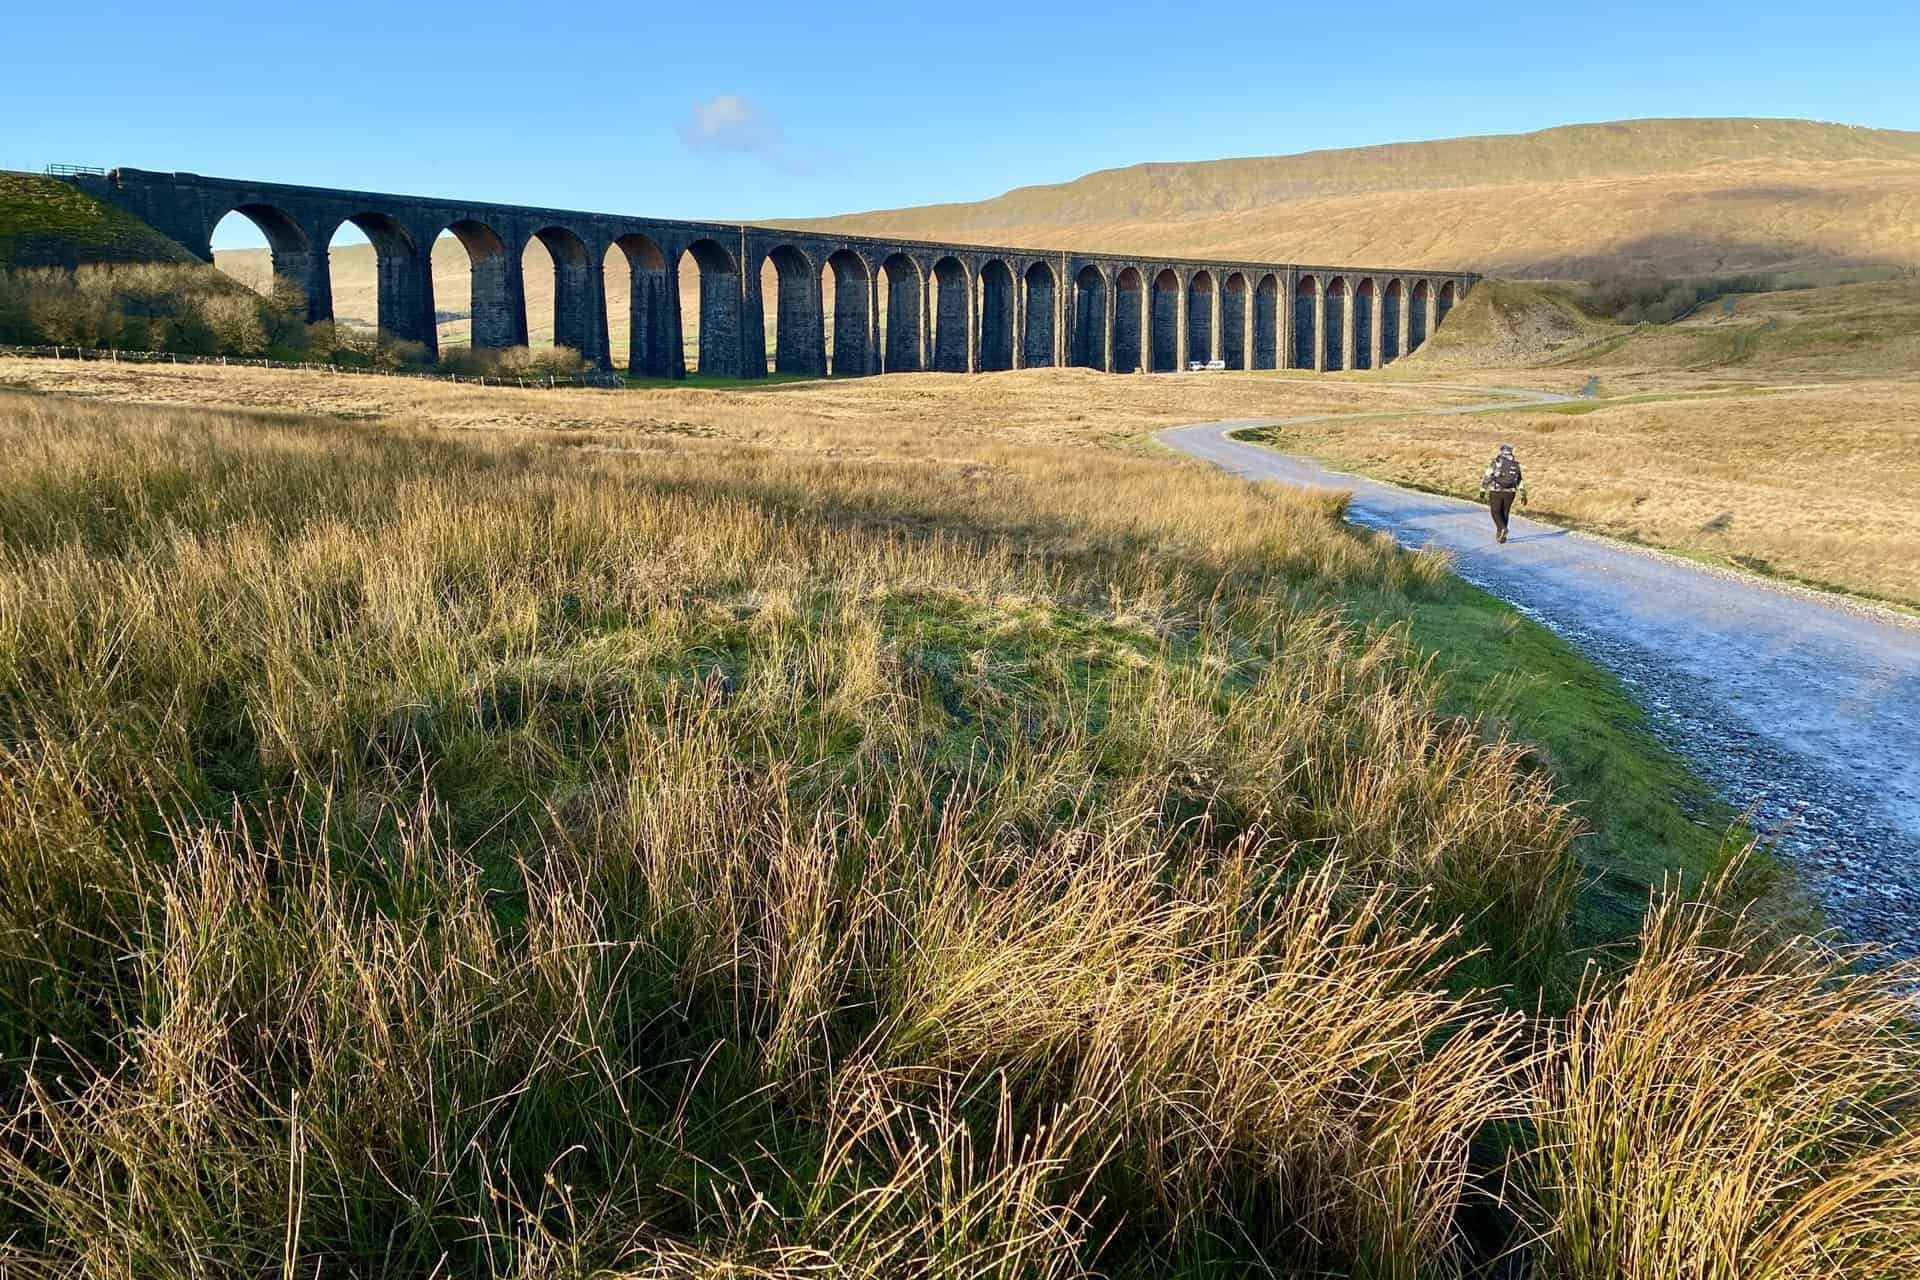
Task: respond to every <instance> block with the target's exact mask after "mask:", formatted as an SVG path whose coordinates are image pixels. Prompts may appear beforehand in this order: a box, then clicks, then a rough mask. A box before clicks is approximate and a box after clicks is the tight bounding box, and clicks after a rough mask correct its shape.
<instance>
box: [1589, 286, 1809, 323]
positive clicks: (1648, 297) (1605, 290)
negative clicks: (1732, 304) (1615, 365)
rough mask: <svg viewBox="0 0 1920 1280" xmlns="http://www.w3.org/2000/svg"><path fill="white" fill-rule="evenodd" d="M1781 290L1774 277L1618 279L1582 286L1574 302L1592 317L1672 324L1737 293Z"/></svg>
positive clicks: (1621, 321)
mask: <svg viewBox="0 0 1920 1280" xmlns="http://www.w3.org/2000/svg"><path fill="white" fill-rule="evenodd" d="M1781 287H1782V286H1781V283H1780V279H1779V277H1778V276H1771V275H1741V276H1707V277H1700V278H1696V279H1690V280H1674V279H1667V278H1662V277H1650V276H1615V277H1612V278H1610V279H1605V280H1596V281H1593V282H1592V283H1590V284H1587V285H1585V286H1583V287H1582V288H1581V289H1580V290H1578V291H1577V292H1576V293H1575V301H1577V302H1578V303H1579V305H1580V306H1581V308H1582V309H1584V310H1585V311H1587V312H1588V313H1589V314H1591V315H1594V316H1597V317H1599V318H1600V319H1603V320H1612V321H1614V322H1616V323H1618V324H1671V323H1673V322H1674V321H1675V320H1678V319H1681V318H1682V317H1684V316H1686V315H1688V314H1690V313H1691V312H1693V311H1694V310H1695V309H1696V308H1698V307H1699V306H1700V305H1701V304H1702V303H1705V302H1712V301H1713V300H1714V299H1716V298H1723V297H1726V296H1727V295H1728V294H1734V293H1771V292H1773V291H1775V290H1777V289H1779V288H1781Z"/></svg>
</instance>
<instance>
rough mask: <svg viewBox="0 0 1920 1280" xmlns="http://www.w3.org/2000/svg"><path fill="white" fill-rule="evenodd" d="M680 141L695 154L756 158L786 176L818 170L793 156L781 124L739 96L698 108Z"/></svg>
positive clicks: (723, 96) (727, 95)
mask: <svg viewBox="0 0 1920 1280" xmlns="http://www.w3.org/2000/svg"><path fill="white" fill-rule="evenodd" d="M680 141H681V142H683V143H685V144H686V145H687V147H688V148H689V149H690V150H693V151H731V152H733V153H734V154H736V155H746V156H756V157H758V158H759V159H761V160H763V161H765V162H766V163H767V164H770V165H772V166H773V167H774V168H776V169H778V170H780V171H781V172H782V173H790V174H795V175H805V174H810V173H812V172H813V171H814V168H815V166H814V165H813V164H811V163H809V162H807V161H805V160H803V159H801V158H800V157H798V156H796V155H794V154H793V152H792V151H791V150H790V149H789V148H788V146H787V139H786V134H785V132H784V131H783V130H782V129H781V128H780V126H779V125H778V124H777V123H775V122H774V121H772V120H770V119H768V118H767V115H766V113H765V112H763V111H761V110H760V108H759V107H757V106H755V105H754V104H753V103H752V102H751V101H749V100H748V99H746V98H744V97H742V96H741V95H739V94H737V93H723V94H721V95H720V96H719V97H717V98H714V99H712V100H711V101H708V102H702V103H699V104H698V105H696V106H695V107H694V109H693V116H692V118H691V119H689V120H688V121H687V122H686V123H685V124H683V125H681V126H680Z"/></svg>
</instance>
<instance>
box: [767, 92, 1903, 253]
mask: <svg viewBox="0 0 1920 1280" xmlns="http://www.w3.org/2000/svg"><path fill="white" fill-rule="evenodd" d="M792 225H795V226H809V227H839V228H841V229H844V230H847V231H861V232H871V233H878V234H889V235H901V236H913V237H922V238H952V239H958V240H964V241H970V242H976V243H987V242H998V243H1003V244H1006V243H1013V244H1033V245H1037V246H1042V247H1055V246H1063V245H1084V246H1098V247H1102V248H1110V249H1115V250H1122V251H1138V252H1148V251H1152V252H1157V253H1192V254H1217V255H1222V256H1233V257H1249V258H1278V259H1281V260H1285V261H1321V262H1364V263H1387V264H1393V265H1399V264H1402V263H1404V264H1406V265H1409V266H1453V267H1465V268H1471V269H1474V270H1478V271H1483V272H1486V273H1487V274H1490V275H1505V276H1517V277H1526V278H1560V279H1571V278H1581V277H1588V276H1593V275H1601V274H1609V273H1614V272H1644V273H1651V274H1667V275H1693V274H1707V273H1712V272H1720V271H1733V270H1757V269H1780V268H1785V267H1795V268H1807V267H1829V266H1835V265H1846V264H1853V263H1861V262H1869V261H1879V262H1884V261H1889V260H1892V261H1900V262H1913V261H1920V133H1910V132H1896V131H1891V130H1878V129H1862V128H1855V127H1852V126H1848V125H1835V124H1820V123H1814V122H1810V121H1795V120H1635V121H1622V122H1615V123H1608V124H1589V125H1570V126H1566V127H1563V128H1557V129H1546V130H1542V131H1540V132H1537V133H1527V134H1506V135H1495V136H1488V137H1477V138H1456V139H1450V140H1447V141H1441V142H1420V143H1397V144H1392V145H1387V146H1377V147H1362V148H1352V149H1347V150H1336V151H1313V152H1307V153H1304V154H1300V155H1291V156H1269V157H1259V158H1250V159H1235V160H1213V161H1197V162H1190V163H1171V164H1164V163H1157V164H1141V165H1134V166H1131V167H1128V168H1124V169H1110V170H1105V171H1102V172H1099V173H1092V174H1088V175H1086V176H1085V177H1082V178H1078V179H1075V180H1074V181H1072V182H1065V183H1059V184H1055V185H1051V186H1039V187H1023V188H1020V189H1018V190H1014V191H1010V192H1008V193H1007V194H1005V195H1003V196H999V197H997V198H995V199H992V200H984V201H979V202H976V203H971V204H943V205H928V206H924V207H921V208H915V209H893V210H879V211H874V212H869V213H858V214H849V215H846V216H843V217H838V218H827V219H815V220H809V221H796V222H794V223H792Z"/></svg>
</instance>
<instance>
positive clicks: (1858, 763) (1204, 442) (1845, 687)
mask: <svg viewBox="0 0 1920 1280" xmlns="http://www.w3.org/2000/svg"><path fill="white" fill-rule="evenodd" d="M1494 394H1499V395H1503V396H1507V397H1509V398H1508V399H1507V400H1505V401H1502V402H1500V403H1497V404H1478V405H1466V406H1461V407H1456V408H1446V409H1433V410H1428V411H1427V412H1428V413H1431V414H1457V413H1478V412H1484V411H1486V410H1488V409H1497V408H1508V407H1511V406H1512V405H1514V404H1516V403H1528V402H1531V403H1539V404H1551V403H1559V402H1564V401H1565V400H1567V399H1568V398H1569V397H1566V396H1557V395H1550V394H1546V393H1542V392H1534V391H1508V390H1504V389H1501V390H1498V391H1496V392H1494ZM1339 416H1344V415H1331V414H1330V415H1321V416H1320V417H1306V418H1279V419H1249V420H1243V421H1231V422H1210V423H1203V424H1200V425H1197V426H1190V427H1175V428H1172V429H1170V430H1166V431H1162V432H1160V433H1158V436H1157V438H1158V439H1159V440H1160V441H1161V442H1162V443H1164V444H1166V445H1168V446H1169V447H1171V448H1174V449H1177V450H1179V451H1180V452H1182V453H1186V454H1190V455H1192V456H1193V457H1196V458H1202V459H1205V460H1206V461H1208V462H1212V463H1214V464H1216V465H1217V466H1220V467H1223V468H1225V469H1226V470H1228V471H1230V472H1232V473H1233V474H1235V475H1239V476H1245V477H1247V478H1248V479H1251V480H1277V481H1280V482H1282V483H1286V484H1295V485H1306V486H1318V487H1323V488H1337V489H1344V490H1351V491H1352V493H1353V500H1352V503H1351V505H1350V506H1349V508H1348V519H1350V520H1352V521H1353V522H1354V523H1355V524H1359V525H1364V526H1367V527H1369V528H1375V529H1383V530H1386V531H1387V532H1389V533H1391V534H1392V535H1393V536H1394V537H1395V538H1396V539H1398V540H1399V541H1400V542H1401V543H1402V544H1403V545H1406V546H1410V547H1421V546H1438V547H1443V548H1445V549H1446V550H1448V551H1449V552H1451V553H1452V554H1453V556H1454V562H1455V568H1456V571H1457V572H1458V573H1459V575H1460V576H1461V577H1462V578H1465V579H1466V580H1467V581H1469V582H1472V583H1473V584H1475V585H1476V586H1479V587H1482V588H1484V589H1485V590H1487V591H1490V592H1492V593H1493V594H1494V595H1497V596H1499V597H1500V598H1501V599H1503V600H1506V601H1507V602H1508V603H1510V604H1512V605H1513V606H1515V607H1516V608H1517V609H1519V610H1520V611H1521V612H1522V613H1525V614H1527V615H1528V616H1529V617H1532V618H1534V619H1536V620H1537V621H1539V622H1541V623H1544V624H1545V625H1546V626H1548V627H1550V628H1552V629H1553V630H1554V631H1556V632H1558V633H1559V634H1560V635H1562V636H1564V637H1566V638H1567V639H1568V640H1570V641H1571V642H1572V643H1574V644H1575V645H1576V646H1577V647H1578V648H1579V649H1580V650H1581V651H1582V652H1583V653H1584V654H1586V656H1587V657H1588V658H1590V659H1591V660H1593V661H1594V662H1596V663H1598V664H1599V665H1601V666H1603V667H1605V668H1607V669H1608V670H1610V671H1612V672H1614V673H1615V674H1616V675H1618V676H1619V677H1620V678H1621V680H1622V681H1623V682H1624V683H1625V684H1626V685H1627V687H1628V690H1629V691H1630V692H1631V693H1632V694H1633V696H1634V698H1635V699H1636V700H1637V701H1638V702H1639V703H1640V704H1641V705H1642V706H1643V707H1645V708H1646V710H1647V711H1648V712H1649V713H1650V714H1651V716H1652V718H1653V721H1654V725H1655V728H1656V731H1657V732H1659V733H1660V735H1661V736H1662V737H1663V738H1664V739H1665V740H1666V741H1667V742H1668V743H1669V744H1670V745H1671V746H1673V747H1675V748H1676V749H1677V750H1678V751H1679V752H1680V753H1681V754H1682V755H1684V756H1685V757H1686V758H1687V759H1688V761H1689V762H1690V763H1691V764H1692V765H1693V766H1694V767H1695V769H1696V770H1698V771H1699V772H1700V773H1701V774H1702V775H1703V776H1704V777H1706V778H1708V779H1709V780H1710V781H1711V782H1713V783H1714V785H1715V786H1716V787H1717V788H1718V790H1719V791H1720V793H1721V794H1722V795H1723V796H1724V797H1725V798H1726V799H1727V800H1728V801H1729V802H1731V803H1732V804H1734V805H1736V806H1738V807H1740V808H1742V809H1748V808H1750V809H1751V810H1752V812H1753V814H1754V820H1755V822H1756V823H1757V824H1758V825H1759V827H1760V829H1761V830H1762V831H1764V832H1766V833H1768V834H1769V835H1771V836H1773V837H1774V838H1775V839H1776V840H1777V841H1778V842H1779V846H1780V848H1781V849H1782V851H1783V852H1784V853H1786V854H1787V856H1789V857H1791V858H1793V859H1794V860H1795V861H1796V862H1797V863H1798V864H1799V865H1800V866H1801V868H1802V869H1803V871H1804V872H1805V873H1806V876H1807V879H1808V882H1809V884H1810V886H1811V887H1812V889H1813V890H1814V892H1815V893H1816V894H1818V895H1819V897H1820V898H1821V900H1822V902H1823V903H1824V905H1825V907H1826V910H1827V916H1828V919H1829V920H1830V921H1831V922H1832V923H1833V924H1834V925H1836V926H1838V927H1839V928H1840V929H1841V930H1843V931H1844V932H1845V933H1846V934H1848V935H1849V936H1850V937H1852V938H1855V939H1857V940H1859V941H1862V942H1875V943H1882V944H1885V945H1886V946H1888V947H1889V948H1891V949H1892V950H1893V951H1894V952H1895V953H1896V954H1900V955H1905V956H1920V627H1916V626H1914V625H1912V624H1910V623H1908V622H1906V621H1905V620H1903V619H1900V618H1898V617H1897V616H1895V615H1893V614H1891V613H1887V612H1885V611H1881V610H1875V609H1871V608H1864V607H1859V606H1854V605H1852V604H1850V603H1849V602H1846V601H1843V600H1840V599H1837V598H1835V597H1830V596H1822V595H1819V594H1817V593H1813V592H1806V591H1800V590H1797V589H1792V588H1786V587H1781V586H1776V585H1774V584H1772V583H1769V582H1767V581H1765V580H1764V579H1759V578H1754V577H1751V576H1748V575H1744V574H1736V573H1730V572H1724V571H1720V570H1716V569H1712V568H1707V567H1705V566H1701V565H1698V564H1694V563H1692V562H1689V561H1686V560H1681V559H1679V558H1677V557H1674V556H1669V555H1663V554H1661V553H1658V552H1650V551H1645V550H1642V549H1640V548H1636V547H1630V546H1627V545H1626V544H1624V543H1618V542H1614V541H1611V540H1610V539H1606V538H1599V537H1593V536H1590V535H1586V534H1581V533H1576V532H1571V531H1568V530H1565V529H1560V528H1556V527H1554V526H1552V525H1544V524H1540V523H1538V522H1535V521H1530V520H1524V519H1520V518H1518V517H1517V516H1516V518H1515V519H1514V521H1513V524H1512V531H1511V533H1510V535H1509V539H1508V542H1507V544H1506V545H1505V546H1496V545H1495V544H1494V542H1493V528H1492V523H1491V521H1489V520H1488V518H1487V514H1486V511H1485V509H1484V508H1483V507H1481V506H1480V505H1479V504H1477V503H1472V502H1467V501H1464V500H1461V499H1458V498H1448V497H1440V496H1436V495H1434V494H1427V493H1417V492H1414V491H1412V490H1408V489H1401V488H1398V487H1396V486H1394V485H1390V484H1384V483H1382V482H1380V481H1377V480H1368V479H1365V478H1363V477H1359V476H1352V475H1346V474H1342V473H1340V472H1336V471H1331V470H1329V469H1327V468H1326V467H1323V466H1321V465H1320V464H1319V463H1316V462H1314V461H1312V460H1311V459H1307V458H1300V457H1294V456H1291V455H1287V454H1282V453H1278V452H1275V451H1273V450H1270V449H1267V448H1264V447H1262V446H1260V445H1256V444H1248V443H1245V442H1243V441H1239V440H1235V439H1233V438H1232V437H1231V435H1230V433H1231V432H1234V431H1237V430H1241V429H1243V428H1247V427H1255V426H1289V425H1294V424H1298V423H1304V422H1314V421H1321V420H1324V419H1325V418H1329V417H1339ZM1489 438H1490V439H1491V433H1489ZM1489 450H1491V446H1489Z"/></svg>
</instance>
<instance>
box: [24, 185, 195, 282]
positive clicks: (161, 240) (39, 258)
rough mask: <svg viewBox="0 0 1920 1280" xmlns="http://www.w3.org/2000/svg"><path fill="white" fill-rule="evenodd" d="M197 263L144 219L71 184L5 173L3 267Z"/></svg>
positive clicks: (191, 256)
mask: <svg viewBox="0 0 1920 1280" xmlns="http://www.w3.org/2000/svg"><path fill="white" fill-rule="evenodd" d="M193 260H194V259H193V255H192V254H190V253H188V252H187V251H186V250H185V249H183V248H181V247H180V246H179V245H177V244H175V243H174V242H173V241H172V240H169V239H168V238H167V237H165V236H163V235H161V234H160V233H159V232H158V231H155V230H154V229H153V228H152V227H149V226H148V225H147V224H146V223H144V222H142V221H140V220H139V219H138V218H135V217H132V216H131V215H129V214H125V213H122V212H121V211H120V210H118V209H115V208H113V207H112V206H110V205H105V204H102V203H100V202H99V201H98V200H95V199H94V198H93V197H92V196H89V195H87V194H85V193H84V192H82V191H81V190H80V189H79V188H77V187H74V186H72V185H71V184H69V183H65V182H60V181H58V180H57V179H54V178H47V177H42V176H41V175H39V174H32V173H14V172H11V171H7V170H0V267H9V266H17V267H72V266H78V265H79V264H81V263H83V262H192V261H193Z"/></svg>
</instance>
